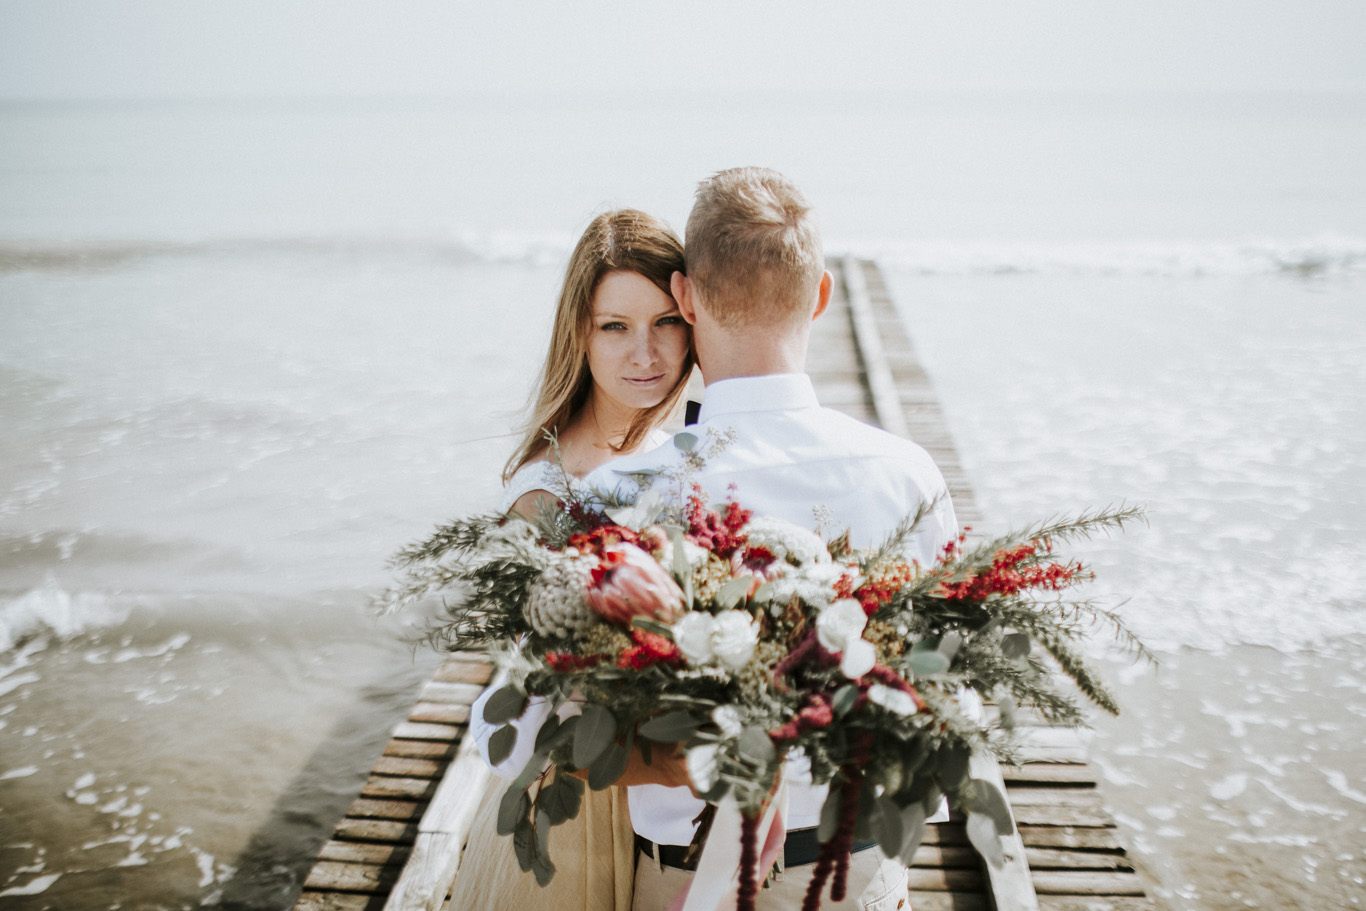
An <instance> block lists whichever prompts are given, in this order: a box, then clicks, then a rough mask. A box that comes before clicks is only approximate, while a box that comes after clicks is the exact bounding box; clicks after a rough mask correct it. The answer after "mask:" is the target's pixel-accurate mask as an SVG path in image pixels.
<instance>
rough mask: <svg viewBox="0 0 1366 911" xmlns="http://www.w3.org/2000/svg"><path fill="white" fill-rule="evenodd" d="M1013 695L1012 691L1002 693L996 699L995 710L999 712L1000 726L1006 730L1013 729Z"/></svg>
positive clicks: (1014, 706)
mask: <svg viewBox="0 0 1366 911" xmlns="http://www.w3.org/2000/svg"><path fill="white" fill-rule="evenodd" d="M1016 708H1017V706H1016V703H1015V696H1014V694H1012V693H1003V694H1002V695H1001V696H999V697H998V698H997V700H996V711H997V712H998V713H1000V718H1001V727H1002V728H1004V729H1005V730H1007V731H1013V730H1015V710H1016Z"/></svg>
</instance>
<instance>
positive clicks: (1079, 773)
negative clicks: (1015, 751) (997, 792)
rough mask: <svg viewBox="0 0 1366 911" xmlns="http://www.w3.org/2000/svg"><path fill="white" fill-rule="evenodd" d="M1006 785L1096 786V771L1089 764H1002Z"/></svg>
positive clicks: (1002, 774) (1002, 773)
mask: <svg viewBox="0 0 1366 911" xmlns="http://www.w3.org/2000/svg"><path fill="white" fill-rule="evenodd" d="M1001 776H1002V777H1003V778H1005V781H1006V787H1008V788H1009V787H1012V786H1013V785H1016V784H1030V783H1033V784H1053V783H1057V784H1068V785H1074V786H1076V787H1086V786H1090V787H1095V784H1096V771H1095V769H1093V768H1092V767H1091V766H1089V765H1074V764H1072V763H1054V762H1031V763H1026V764H1025V765H1023V766H1018V767H1017V766H1001Z"/></svg>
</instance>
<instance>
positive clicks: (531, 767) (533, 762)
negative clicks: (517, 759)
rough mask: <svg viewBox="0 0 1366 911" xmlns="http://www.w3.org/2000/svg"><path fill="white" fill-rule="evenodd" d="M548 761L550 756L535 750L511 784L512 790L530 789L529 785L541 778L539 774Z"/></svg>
mask: <svg viewBox="0 0 1366 911" xmlns="http://www.w3.org/2000/svg"><path fill="white" fill-rule="evenodd" d="M549 759H550V756H549V754H548V753H547V752H542V751H541V750H537V751H536V752H535V754H533V755H532V757H531V758H530V759H528V760H527V761H526V765H524V766H522V771H521V773H520V774H519V775H518V776H517V778H516V779H515V780H514V781H513V782H512V786H513V787H514V788H521V789H522V790H526V789H527V788H529V787H531V783H532V782H533V781H535V780H536V779H537V778H540V777H541V772H542V771H544V770H545V764H546V762H547V761H548V760H549Z"/></svg>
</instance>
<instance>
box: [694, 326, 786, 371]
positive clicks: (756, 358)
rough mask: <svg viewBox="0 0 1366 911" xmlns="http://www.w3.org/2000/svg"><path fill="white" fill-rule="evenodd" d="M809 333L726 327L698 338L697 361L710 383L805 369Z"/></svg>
mask: <svg viewBox="0 0 1366 911" xmlns="http://www.w3.org/2000/svg"><path fill="white" fill-rule="evenodd" d="M807 339H808V334H807V333H806V332H801V331H795V332H794V331H791V330H788V331H783V330H780V329H772V328H769V329H753V330H747V331H740V332H736V331H734V330H732V331H723V332H719V333H717V334H716V335H715V336H712V337H709V338H705V339H698V340H697V349H698V362H699V365H700V366H701V368H702V378H703V380H704V381H705V382H706V384H707V385H711V384H712V383H715V382H717V381H718V380H732V379H737V378H739V377H745V376H768V375H770V374H774V373H804V372H805V371H806V345H807Z"/></svg>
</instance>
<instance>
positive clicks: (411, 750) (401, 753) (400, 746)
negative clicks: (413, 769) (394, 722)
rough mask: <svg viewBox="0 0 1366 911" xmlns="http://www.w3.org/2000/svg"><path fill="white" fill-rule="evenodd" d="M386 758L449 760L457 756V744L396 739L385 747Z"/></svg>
mask: <svg viewBox="0 0 1366 911" xmlns="http://www.w3.org/2000/svg"><path fill="white" fill-rule="evenodd" d="M384 755H385V756H396V757H399V758H401V759H430V760H433V761H438V760H443V759H449V758H450V757H452V756H454V755H455V744H454V743H448V742H443V741H432V740H408V739H405V738H403V737H395V738H394V739H393V740H390V741H389V742H388V743H387V744H386V745H385V747H384Z"/></svg>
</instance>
